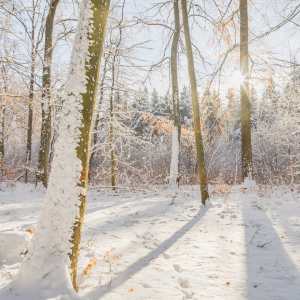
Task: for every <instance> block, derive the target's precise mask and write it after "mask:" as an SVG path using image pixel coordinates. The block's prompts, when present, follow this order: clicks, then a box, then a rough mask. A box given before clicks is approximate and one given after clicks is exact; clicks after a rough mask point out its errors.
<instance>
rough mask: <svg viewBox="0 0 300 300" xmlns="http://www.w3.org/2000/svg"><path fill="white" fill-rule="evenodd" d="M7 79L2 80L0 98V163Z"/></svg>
mask: <svg viewBox="0 0 300 300" xmlns="http://www.w3.org/2000/svg"><path fill="white" fill-rule="evenodd" d="M6 92H7V77H6V76H5V78H4V96H2V97H1V111H0V113H1V120H0V161H1V160H4V153H5V150H4V129H5V128H4V126H5V109H6Z"/></svg>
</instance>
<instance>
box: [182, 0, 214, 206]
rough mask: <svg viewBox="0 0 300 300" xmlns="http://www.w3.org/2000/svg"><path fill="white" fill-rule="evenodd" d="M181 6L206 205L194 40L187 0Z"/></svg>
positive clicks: (202, 190)
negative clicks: (193, 48)
mask: <svg viewBox="0 0 300 300" xmlns="http://www.w3.org/2000/svg"><path fill="white" fill-rule="evenodd" d="M181 6H182V20H183V27H184V36H185V44H186V52H187V59H188V67H189V76H190V83H191V92H192V102H193V115H194V130H195V140H196V148H197V160H198V167H199V175H200V190H201V198H202V203H203V204H204V205H205V204H206V201H209V194H208V185H207V174H206V166H205V160H204V150H203V143H202V134H201V125H200V113H199V101H198V91H197V81H196V75H195V67H194V57H193V50H192V42H191V36H190V28H189V20H188V12H187V5H186V0H181Z"/></svg>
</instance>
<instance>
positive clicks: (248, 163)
mask: <svg viewBox="0 0 300 300" xmlns="http://www.w3.org/2000/svg"><path fill="white" fill-rule="evenodd" d="M247 1H248V0H240V15H241V29H240V35H241V37H240V39H241V41H240V45H241V46H240V70H241V76H242V78H243V82H242V84H241V134H242V151H241V152H242V174H243V181H244V180H245V178H249V179H250V180H252V179H253V165H252V145H251V102H250V93H249V62H248V55H249V54H248V8H247Z"/></svg>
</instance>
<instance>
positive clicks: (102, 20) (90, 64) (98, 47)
mask: <svg viewBox="0 0 300 300" xmlns="http://www.w3.org/2000/svg"><path fill="white" fill-rule="evenodd" d="M85 2H88V3H90V5H92V8H91V9H92V11H93V16H92V18H91V19H90V20H89V23H90V27H91V29H90V30H89V35H88V39H89V40H90V41H92V42H93V43H92V45H90V46H89V51H88V52H89V53H88V56H89V57H88V58H89V60H87V61H86V65H85V69H86V74H85V76H86V77H87V83H86V92H85V93H83V94H81V95H82V106H83V109H82V126H81V128H80V131H81V134H80V139H79V140H80V142H79V143H78V147H77V155H78V158H79V159H80V161H81V164H82V172H81V176H80V183H79V186H80V187H81V188H83V189H84V190H85V191H86V190H87V179H88V167H89V152H90V140H91V132H92V126H93V117H94V109H95V102H96V95H97V88H98V81H99V72H100V65H101V56H102V51H103V43H104V36H105V29H106V21H107V15H108V10H109V4H110V0H102V1H101V2H100V1H99V0H86V1H85ZM92 24H93V25H92ZM77 31H79V32H80V30H77ZM79 55H81V54H80V53H79ZM79 76H82V75H81V74H80V75H79ZM80 201H81V204H80V207H79V213H80V214H79V218H78V219H77V220H76V223H75V226H74V230H73V235H72V239H71V242H72V244H73V247H72V253H71V254H70V260H71V268H70V269H71V280H72V284H73V287H74V289H75V290H76V291H77V290H78V286H77V282H76V278H77V261H78V255H79V244H80V240H81V228H82V222H83V217H84V212H85V206H86V192H85V193H81V194H80Z"/></svg>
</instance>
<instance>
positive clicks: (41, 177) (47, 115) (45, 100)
mask: <svg viewBox="0 0 300 300" xmlns="http://www.w3.org/2000/svg"><path fill="white" fill-rule="evenodd" d="M58 3H59V0H52V1H51V3H50V5H49V12H48V16H47V20H46V29H45V52H44V67H43V79H42V81H43V90H42V130H41V145H40V150H39V159H38V166H37V168H38V169H37V173H36V184H38V183H39V182H41V183H42V184H43V185H44V186H45V187H47V176H48V161H49V152H50V143H51V107H50V101H51V68H52V53H53V46H52V36H53V26H54V25H53V23H54V17H55V12H56V8H57V5H58Z"/></svg>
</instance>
